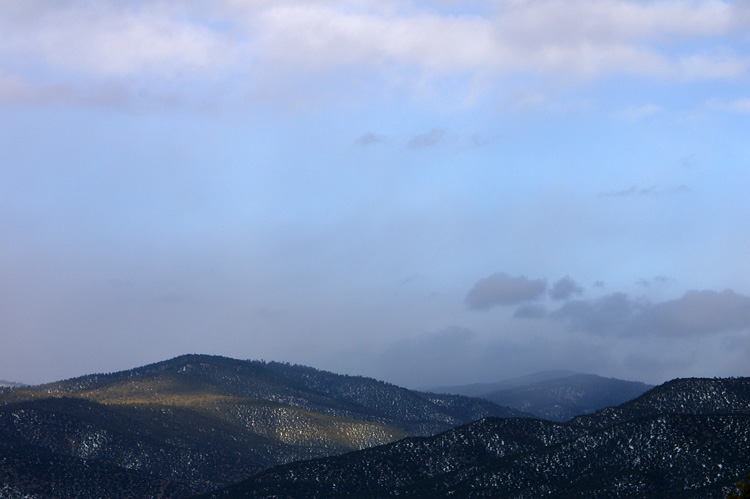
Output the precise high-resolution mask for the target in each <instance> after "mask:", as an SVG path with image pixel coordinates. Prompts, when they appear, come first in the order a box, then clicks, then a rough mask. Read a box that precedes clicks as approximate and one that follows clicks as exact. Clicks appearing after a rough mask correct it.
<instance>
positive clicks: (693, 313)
mask: <svg viewBox="0 0 750 499" xmlns="http://www.w3.org/2000/svg"><path fill="white" fill-rule="evenodd" d="M550 316H551V317H552V318H555V319H559V320H564V321H566V322H567V323H568V324H569V326H570V328H571V330H575V331H582V332H586V333H592V334H600V335H620V336H668V337H685V336H695V335H709V334H718V333H727V332H748V331H750V297H748V296H745V295H741V294H738V293H735V292H734V291H732V290H729V289H728V290H725V291H722V292H716V291H707V290H704V291H688V292H687V293H685V294H684V295H683V296H682V297H680V298H678V299H675V300H668V301H664V302H658V303H651V302H649V301H645V300H638V299H633V298H630V297H629V296H627V295H626V294H624V293H613V294H610V295H607V296H603V297H600V298H597V299H595V300H590V301H583V300H580V301H572V302H568V303H566V304H564V305H563V306H562V307H560V309H558V310H556V311H555V312H552V313H551V315H550Z"/></svg>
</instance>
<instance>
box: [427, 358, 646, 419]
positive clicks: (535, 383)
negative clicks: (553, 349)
mask: <svg viewBox="0 0 750 499" xmlns="http://www.w3.org/2000/svg"><path fill="white" fill-rule="evenodd" d="M651 388H653V386H652V385H647V384H645V383H639V382H636V381H625V380H620V379H615V378H604V377H602V376H596V375H594V374H580V373H572V372H570V371H549V372H544V373H538V374H535V375H531V376H524V377H523V378H514V379H511V380H507V381H505V382H500V383H495V384H481V385H465V386H456V387H449V388H443V389H438V391H446V392H447V393H457V394H463V395H471V396H475V397H481V398H484V399H487V400H490V401H492V402H495V403H496V404H499V405H503V406H507V407H512V408H514V409H518V410H521V411H524V412H528V413H530V414H533V415H534V416H536V417H539V418H542V419H548V420H550V421H559V422H563V421H568V420H569V419H571V418H573V417H574V416H578V415H580V414H590V413H593V412H596V411H598V410H599V409H603V408H605V407H610V406H616V405H619V404H622V403H624V402H627V401H629V400H632V399H634V398H636V397H637V396H639V395H641V394H642V393H644V392H646V391H647V390H649V389H651Z"/></svg>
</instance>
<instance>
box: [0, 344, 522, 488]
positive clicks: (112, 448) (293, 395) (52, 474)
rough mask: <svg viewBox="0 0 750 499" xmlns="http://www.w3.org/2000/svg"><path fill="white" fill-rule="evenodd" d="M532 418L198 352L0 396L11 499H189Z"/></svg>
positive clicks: (0, 454)
mask: <svg viewBox="0 0 750 499" xmlns="http://www.w3.org/2000/svg"><path fill="white" fill-rule="evenodd" d="M523 415H524V414H523V413H521V412H519V411H515V410H512V409H508V408H504V407H500V406H498V405H496V404H494V403H492V402H489V401H486V400H481V399H472V398H468V397H461V396H453V395H436V394H430V393H420V392H415V391H411V390H407V389H405V388H401V387H398V386H395V385H391V384H388V383H384V382H381V381H376V380H374V379H371V378H364V377H359V376H342V375H337V374H333V373H329V372H325V371H319V370H317V369H313V368H309V367H304V366H294V365H289V364H282V363H276V362H269V363H266V362H260V361H243V360H235V359H229V358H226V357H217V356H207V355H185V356H181V357H177V358H175V359H171V360H167V361H164V362H159V363H156V364H151V365H148V366H144V367H140V368H137V369H132V370H129V371H123V372H117V373H110V374H96V375H90V376H83V377H79V378H74V379H70V380H65V381H59V382H56V383H50V384H46V385H40V386H23V387H17V388H13V389H10V388H8V389H4V390H2V391H0V498H15V497H19V498H20V497H27V498H32V497H33V498H48V497H55V498H96V497H186V496H190V495H194V494H197V493H200V492H206V491H209V490H213V489H216V488H219V487H222V486H226V485H229V484H231V483H235V482H239V481H240V480H243V479H245V478H247V477H249V476H252V475H253V474H255V473H258V472H259V471H262V470H264V469H267V468H269V467H271V466H275V465H279V464H283V463H290V462H292V461H298V460H302V459H310V458H315V457H322V456H331V455H336V454H341V453H344V452H349V451H353V450H360V449H364V448H368V447H371V446H373V445H380V444H384V443H388V442H393V441H396V440H399V439H401V438H404V437H406V436H409V435H432V434H436V433H439V432H442V431H445V430H447V429H449V428H452V427H454V426H457V425H461V424H466V423H468V422H471V421H474V420H477V419H480V418H483V417H487V416H497V417H511V416H523ZM105 491H106V492H105Z"/></svg>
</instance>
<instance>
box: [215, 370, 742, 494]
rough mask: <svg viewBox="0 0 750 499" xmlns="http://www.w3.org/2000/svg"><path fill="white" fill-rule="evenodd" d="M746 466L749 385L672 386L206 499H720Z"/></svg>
mask: <svg viewBox="0 0 750 499" xmlns="http://www.w3.org/2000/svg"><path fill="white" fill-rule="evenodd" d="M748 469H750V378H737V379H679V380H674V381H671V382H669V383H665V384H664V385H660V386H658V387H656V388H654V389H652V390H650V391H648V392H646V393H645V394H643V395H641V396H640V397H638V398H637V399H635V400H633V401H631V402H628V403H626V404H623V405H621V406H619V407H614V408H610V409H605V410H602V411H600V412H598V413H596V414H592V415H586V416H580V417H578V418H574V419H573V420H571V421H570V422H568V423H555V422H551V421H543V420H534V419H504V420H501V419H496V418H487V419H483V420H481V421H477V422H475V423H471V424H469V425H466V426H462V427H458V428H454V429H451V430H448V431H446V432H444V433H441V434H439V435H436V436H432V437H424V438H407V439H404V440H400V441H398V442H394V443H391V444H387V445H384V446H379V447H374V448H370V449H365V450H362V451H357V452H352V453H349V454H344V455H341V456H335V457H330V458H323V459H318V460H313V461H306V462H297V463H291V464H288V465H284V466H279V467H277V468H272V469H270V470H267V471H264V472H262V473H260V474H258V475H256V476H254V477H252V478H251V479H249V480H247V481H245V482H243V483H240V484H236V485H234V486H231V487H228V488H226V489H223V490H220V491H217V492H214V493H212V494H209V495H206V496H205V497H211V498H227V497H230V498H260V497H286V498H303V497H304V498H308V499H315V498H344V497H361V498H375V497H393V496H408V497H462V498H473V497H503V498H517V499H527V498H528V499H532V498H538V497H541V496H553V497H566V498H611V497H615V498H617V497H622V498H625V497H649V498H659V497H663V498H667V497H680V498H683V497H688V498H689V497H692V498H716V499H719V498H721V499H724V498H725V497H726V494H727V491H728V490H731V489H732V486H733V484H734V482H735V481H736V480H737V479H738V478H739V477H741V476H744V474H745V473H746V472H747V471H748Z"/></svg>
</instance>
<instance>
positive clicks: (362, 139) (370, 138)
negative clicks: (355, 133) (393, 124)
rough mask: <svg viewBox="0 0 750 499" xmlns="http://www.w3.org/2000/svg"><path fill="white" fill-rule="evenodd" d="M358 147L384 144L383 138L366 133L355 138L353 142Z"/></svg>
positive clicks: (373, 133)
mask: <svg viewBox="0 0 750 499" xmlns="http://www.w3.org/2000/svg"><path fill="white" fill-rule="evenodd" d="M355 142H356V143H357V145H358V146H369V145H372V144H381V143H383V142H385V136H383V135H379V134H377V133H375V132H366V133H363V134H362V135H360V136H359V138H357V140H356V141H355Z"/></svg>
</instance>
